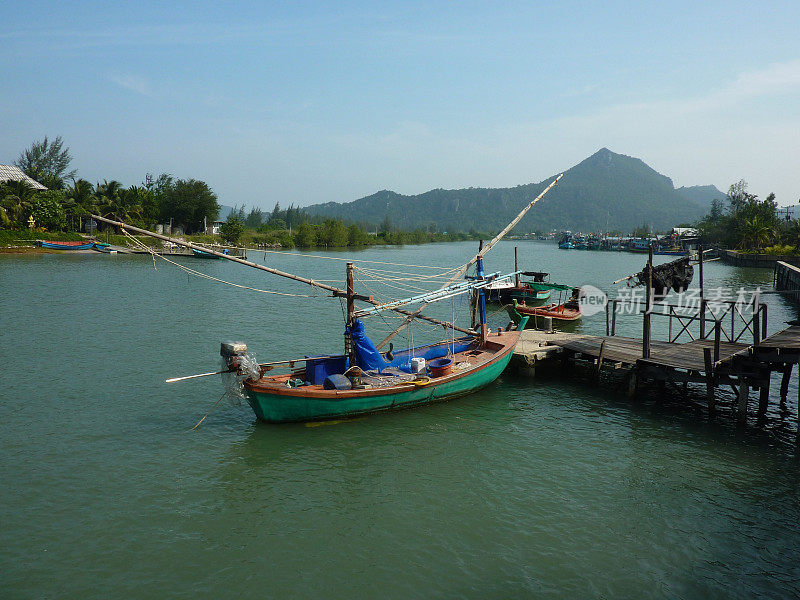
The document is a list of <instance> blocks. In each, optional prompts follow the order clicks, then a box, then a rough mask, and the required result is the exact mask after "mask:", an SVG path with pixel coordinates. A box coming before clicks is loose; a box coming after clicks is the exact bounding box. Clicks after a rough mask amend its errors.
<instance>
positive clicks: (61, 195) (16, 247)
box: [0, 136, 800, 256]
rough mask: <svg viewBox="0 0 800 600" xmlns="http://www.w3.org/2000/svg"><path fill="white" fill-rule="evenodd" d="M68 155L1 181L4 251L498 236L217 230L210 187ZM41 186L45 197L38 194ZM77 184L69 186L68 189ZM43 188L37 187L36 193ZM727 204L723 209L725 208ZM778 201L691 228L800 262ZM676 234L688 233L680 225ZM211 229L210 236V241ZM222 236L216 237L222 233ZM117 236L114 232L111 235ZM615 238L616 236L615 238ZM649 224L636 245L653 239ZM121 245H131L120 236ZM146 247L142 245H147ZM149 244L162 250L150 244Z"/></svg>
mask: <svg viewBox="0 0 800 600" xmlns="http://www.w3.org/2000/svg"><path fill="white" fill-rule="evenodd" d="M71 162H72V156H71V155H70V152H69V148H67V147H64V141H63V140H62V139H61V137H60V136H59V137H56V138H55V139H53V140H48V138H46V137H45V138H44V140H42V141H37V142H34V143H33V144H32V145H31V147H30V148H28V149H26V150H24V151H23V152H22V153H21V154H20V156H19V158H18V159H17V161H16V166H17V167H19V168H20V169H21V170H22V172H23V173H24V174H25V175H27V176H28V177H29V178H30V179H33V180H34V181H33V182H30V180H28V181H18V180H13V179H12V180H7V181H3V182H0V249H2V251H3V252H6V253H7V252H10V251H19V252H29V251H30V246H31V245H32V244H33V243H34V242H35V240H37V239H49V240H53V241H58V240H61V241H70V240H72V241H76V240H80V239H85V238H86V237H90V238H91V237H92V236H97V237H99V238H100V239H101V240H102V239H103V238H107V239H108V240H109V241H110V240H111V238H112V237H114V235H115V234H119V233H121V232H119V231H116V230H114V228H113V227H111V226H108V227H107V226H104V225H103V224H102V223H99V224H98V223H95V221H93V220H92V219H91V218H90V216H89V215H92V214H96V215H101V216H103V217H105V218H109V219H112V220H114V221H122V222H125V223H129V224H130V225H133V226H138V227H141V228H143V229H150V230H153V231H158V230H159V226H157V224H160V228H161V229H162V230H164V231H170V230H171V235H173V236H175V237H182V238H184V239H187V240H189V241H191V242H196V243H199V244H203V243H206V244H222V245H229V246H245V247H250V248H276V249H293V248H297V249H343V248H366V247H370V246H379V245H398V246H399V245H404V244H427V243H437V242H457V241H467V240H479V239H489V238H491V237H493V235H494V234H495V233H496V232H495V231H491V230H488V231H478V228H479V226H480V225H479V224H476V225H475V226H473V227H471V228H470V230H469V231H467V232H464V231H449V232H448V231H443V230H442V229H441V227H440V226H439V225H436V224H433V223H431V224H429V225H428V226H427V227H425V228H417V229H414V230H411V231H409V230H402V229H399V228H398V227H396V226H395V225H394V224H393V223H392V221H391V219H390V217H389V216H388V215H387V216H386V217H385V218H384V219H383V221H382V222H380V223H371V222H353V221H345V220H343V219H340V218H324V217H320V216H316V215H311V214H309V213H308V212H306V211H305V210H304V209H302V208H300V207H295V206H294V205H289V207H288V208H285V209H282V208H281V206H280V204H279V203H276V204H275V207H274V209H273V210H272V211H263V210H262V209H260V208H257V207H255V208H251V209H250V210H249V211H247V210H245V207H244V205H242V206H241V207H238V208H236V207H234V209H233V210H232V211H231V212H230V213H229V214H228V216H227V219H226V220H225V221H217V218H218V216H219V213H220V210H221V206H220V204H219V202H218V198H217V195H216V194H215V193H214V191H213V190H212V189H211V187H210V186H209V185H208V184H207V183H205V182H204V181H200V180H196V179H176V178H174V177H173V176H172V175H169V174H167V173H162V174H161V175H159V176H158V177H154V176H153V175H152V174H149V173H148V174H146V175H145V179H144V181H143V182H142V184H141V185H132V186H130V187H127V188H126V187H124V186H123V185H122V184H121V183H120V182H119V181H115V180H111V181H108V180H104V181H103V182H102V183H100V182H98V183H96V184H94V185H93V184H92V183H90V182H89V181H87V180H86V179H81V178H78V177H77V172H76V171H75V170H69V166H70V163H71ZM36 182H38V183H41V184H42V185H44V186H46V187H47V189H44V190H41V189H36V186H35V184H36ZM68 182H71V183H68ZM39 187H41V186H39ZM726 204H727V205H726ZM779 210H781V211H782V209H778V205H777V203H776V202H775V194H770V195H769V196H767V198H766V199H765V200H759V199H758V197H757V196H755V195H753V194H750V193H749V192H748V191H747V182H745V181H744V180H741V181H739V182H738V183H735V184H733V185H731V186H730V189H729V190H728V193H727V195H726V201H725V202H723V201H722V200H714V201H713V202H712V203H711V205H710V211H709V213H708V214H707V215H706V216H705V217H703V218H702V219H700V221H698V222H697V223H696V224H695V225H694V226H695V227H696V228H697V229H698V232H699V239H700V241H701V242H702V243H703V244H704V245H706V247H712V246H713V247H716V248H719V249H730V250H736V251H738V252H742V253H755V254H773V255H781V256H786V255H795V256H797V255H800V220H798V219H794V218H790V215H789V212H788V209H786V213H785V215H783V214H779ZM680 226H690V225H689V224H682V225H680ZM212 230H213V232H214V233H211V231H212ZM217 231H218V232H219V233H216V232H217ZM112 232H113V233H112ZM616 233H617V234H619V233H620V232H616ZM653 234H654V232H652V231H650V228H649V227H648V226H646V225H643V226H641V227H637V228H636V229H635V230H634V231H633V235H634V236H635V237H650V236H652V235H653ZM119 238H120V239H119V240H118V241H112V242H111V243H114V244H115V245H120V246H125V245H127V243H126V242H127V240H125V238H124V237H123V236H119ZM142 241H145V240H144V239H143V240H142ZM145 243H146V244H148V245H150V246H154V247H159V246H160V242H159V241H158V240H155V239H153V238H147V241H145Z"/></svg>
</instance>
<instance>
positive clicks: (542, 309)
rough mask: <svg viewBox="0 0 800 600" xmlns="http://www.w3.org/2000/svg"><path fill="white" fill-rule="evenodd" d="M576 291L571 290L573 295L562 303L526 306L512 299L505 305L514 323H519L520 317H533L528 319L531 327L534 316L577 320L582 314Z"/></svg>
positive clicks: (566, 320)
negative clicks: (511, 302) (510, 302)
mask: <svg viewBox="0 0 800 600" xmlns="http://www.w3.org/2000/svg"><path fill="white" fill-rule="evenodd" d="M577 291H578V290H573V295H572V296H571V297H570V299H569V300H567V301H566V302H564V303H563V304H556V303H553V304H546V305H545V306H527V305H525V304H517V301H516V300H514V303H513V304H509V305H507V306H506V310H507V311H508V314H509V316H510V317H511V320H512V321H514V323H519V322H520V320H521V319H522V317H533V318H531V319H529V320H528V323H530V326H531V327H536V317H550V318H551V319H553V321H554V322H556V321H557V322H562V323H569V322H572V321H577V320H578V319H580V318H581V317H582V316H583V313H582V312H581V305H580V303H579V302H578V295H577V293H576V292H577Z"/></svg>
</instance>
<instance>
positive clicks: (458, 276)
mask: <svg viewBox="0 0 800 600" xmlns="http://www.w3.org/2000/svg"><path fill="white" fill-rule="evenodd" d="M563 176H564V174H563V173H561V175H559V176H558V177H556V178H555V179H554V180H553V181H552V182H551V183H550V185H548V186H547V187H546V188H544V190H542V193H541V194H539V195H538V196H536V198H534V199H533V200H531V201H530V202H529V203H528V205H527V206H525V208H523V209H522V210H521V211H520V212H519V214H518V215H517V216H516V217H514V219H513V220H512V221H511V222H510V223H509V224H508V225H506V226H505V227H504V228H503V230H502V231H501V232H500V233H498V234H497V235H496V236H494V238H492V240H491V241H490V242H489V243H488V244H486V245H485V246H483V247H482V248H481V249H480V250H478V254H477V256H475V257H474V258H472V259H470V260H469V261H468V262H467V263H466V264H465V265H464V266H463V267H461V268H460V269H459V270H458V271H456V273H455V275H453V276H452V277H451V278H450V280H449V281H448V282H447V283H445V284H444V285H443V286H442V287H447V286H448V285H450V284H451V283H453V282H454V281H455V280H457V279H461V278H462V277H463V276H464V274H465V273H466V272H467V271H468V270H469V268H470V267H471V266H472V265H474V264H475V263H476V262H477V261H478V259H479V258H483V255H484V254H486V253H487V252H488V251H489V250H491V249H492V247H493V246H494V245H495V244H496V243H497V242H499V241H500V240H501V239H503V237H504V236H505V235H506V234H507V233H508V232H509V231H511V230H512V229H513V228H514V226H515V225H516V224H517V223H519V222H520V221H521V220H522V217H524V216H525V214H526V213H527V212H528V211H529V210H530V209H531V208H533V206H534V205H535V204H536V203H537V202H539V200H541V199H542V198H544V195H545V194H546V193H547V192H549V191H550V190H551V189H553V188H554V187H555V186H556V185H557V184H558V182H559V181H560V180H561V178H562V177H563ZM481 243H483V242H482V241H481ZM514 270H515V271H516V268H515V269H514ZM424 308H425V305H424V304H423V305H422V306H420V307H419V308H418V309H417V310H416V311H414V312H413V313H411V314H410V315H409V316H408V318H407V319H406V320H404V321H403V322H402V323H400V325H398V326H397V329H395V330H394V331H393V332H392V333H390V334H389V335H388V336H386V338H384V340H383V341H382V342H381V343H380V344H378V345H377V346H376V348H377V349H378V350H380V349H381V348H383V346H385V345H386V344H387V343H389V341H390V340H391V339H393V338H394V336H396V335H397V334H398V333H400V332H401V331H402V330H403V328H404V327H406V326H408V324H409V323H411V321H413V320H414V319H415V318H417V319H424V318H425V317H423V316H422V315H421V313H422V309H424Z"/></svg>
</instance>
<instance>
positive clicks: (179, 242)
mask: <svg viewBox="0 0 800 600" xmlns="http://www.w3.org/2000/svg"><path fill="white" fill-rule="evenodd" d="M89 216H90V217H91V218H92V219H96V220H97V221H102V222H103V223H108V224H109V225H114V226H115V227H121V228H122V229H126V230H128V231H132V232H134V233H139V234H141V235H148V236H150V237H154V238H156V239H159V240H164V241H166V242H172V243H173V244H175V245H177V246H183V247H184V248H192V249H195V250H200V251H201V252H205V253H206V254H213V255H214V256H218V257H219V258H224V259H226V260H230V261H233V262H236V263H239V264H240V265H245V266H247V267H253V268H254V269H258V270H260V271H266V272H267V273H272V274H273V275H278V276H280V277H286V278H287V279H293V280H295V281H299V282H300V283H305V284H307V285H311V286H315V287H318V288H320V289H323V290H326V291H328V292H331V294H332V295H333V296H335V297H337V298H347V297H348V293H347V291H345V290H342V289H339V288H337V287H334V286H332V285H327V284H325V283H319V282H317V281H314V280H313V279H308V278H307V277H301V276H299V275H294V274H293V273H287V272H286V271H281V270H279V269H273V268H272V267H267V266H265V265H259V264H258V263H254V262H252V261H249V260H245V259H243V258H239V257H237V256H231V255H230V254H223V253H222V252H217V251H216V250H212V249H210V248H206V247H205V246H199V245H197V244H192V243H191V242H184V241H183V240H178V239H175V238H171V237H168V236H166V235H161V234H160V233H153V232H152V231H148V230H147V229H141V228H139V227H134V226H133V225H128V224H126V223H123V222H121V221H112V220H111V219H106V218H105V217H101V216H99V215H89ZM350 297H351V298H353V299H354V300H361V301H362V302H367V303H369V304H373V305H378V304H380V302H377V301H376V300H375V299H374V298H373V297H372V296H363V295H361V294H351V296H350ZM392 310H394V311H395V312H398V313H400V314H403V315H406V316H409V315H412V314H413V313H411V312H409V311H406V310H402V309H399V308H394V309H392ZM419 318H421V319H424V320H426V321H428V322H430V323H434V324H436V325H442V326H443V327H450V328H451V329H454V330H456V331H460V332H462V333H467V334H470V335H473V334H474V333H475V332H474V331H471V330H469V329H464V328H462V327H456V326H455V325H453V324H452V323H447V322H446V321H440V320H438V319H433V318H431V317H424V316H420V317H419Z"/></svg>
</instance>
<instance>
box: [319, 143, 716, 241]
mask: <svg viewBox="0 0 800 600" xmlns="http://www.w3.org/2000/svg"><path fill="white" fill-rule="evenodd" d="M554 177H555V175H553V176H552V177H548V178H547V179H545V180H544V181H542V182H540V183H530V184H526V185H519V186H517V187H514V188H499V189H488V188H469V189H463V190H442V189H437V190H431V191H429V192H425V193H424V194H418V195H416V196H404V195H401V194H397V193H395V192H391V191H386V190H384V191H380V192H377V193H375V194H372V195H371V196H367V197H366V198H361V199H359V200H355V201H353V202H347V203H345V204H339V203H335V202H328V203H326V204H316V205H313V206H309V207H307V208H306V209H305V210H306V211H307V212H309V213H311V214H314V215H320V216H324V217H337V218H342V219H347V220H350V221H355V222H361V223H371V224H374V225H377V224H379V223H381V222H383V221H384V219H385V218H386V217H387V216H388V217H389V219H390V221H391V223H392V224H393V225H394V226H395V227H399V228H402V229H414V228H417V227H429V226H436V227H438V228H439V229H440V230H445V231H451V232H455V231H469V230H470V229H475V230H478V231H487V230H499V229H500V228H502V227H503V226H504V225H506V224H507V223H508V222H509V221H510V220H511V219H512V218H513V217H514V216H515V215H516V214H517V213H518V212H519V211H520V210H521V209H522V207H523V206H524V205H525V204H527V203H528V202H530V201H531V200H533V199H534V198H535V197H536V196H537V195H538V194H539V193H540V192H541V191H542V190H543V189H544V188H545V187H546V186H547V184H549V183H550V182H551V181H552V180H553V178H554ZM706 187H713V186H706ZM681 189H682V190H695V189H705V188H681ZM686 193H687V192H684V193H680V192H679V191H677V190H676V189H675V186H674V185H673V184H672V180H671V179H669V178H668V177H665V176H664V175H661V174H659V173H657V172H656V171H654V170H653V169H652V168H650V167H649V166H647V165H646V164H645V163H644V162H642V161H641V160H639V159H638V158H632V157H630V156H624V155H622V154H615V153H614V152H611V151H610V150H608V149H607V148H603V149H602V150H599V151H598V152H596V153H595V154H593V155H592V156H590V157H589V158H587V159H586V160H584V161H583V162H581V163H579V164H577V165H575V166H574V167H572V168H571V169H569V170H568V171H566V172H565V173H564V178H563V179H562V180H561V183H559V185H558V186H557V187H556V188H555V189H553V190H551V191H550V193H549V194H548V195H547V196H545V197H544V199H542V200H541V201H540V202H539V203H538V204H537V205H536V206H535V207H534V208H533V209H532V210H531V211H530V212H529V213H528V214H527V215H526V216H525V218H524V219H523V220H522V221H521V222H520V224H519V225H518V226H517V227H516V229H515V231H516V232H529V231H534V230H542V231H544V230H550V229H572V230H582V231H599V230H615V229H617V230H622V231H630V230H632V229H633V228H634V227H637V226H638V225H642V224H647V225H652V226H653V227H654V228H656V229H661V230H663V229H667V228H670V227H673V226H675V225H677V224H678V223H683V222H691V221H695V220H697V219H699V218H700V217H702V216H704V215H705V214H706V213H707V212H708V210H707V204H705V203H701V202H699V201H698V200H696V199H694V198H688V197H687V196H686V195H685V194H686ZM688 193H689V195H692V193H691V192H688ZM698 196H699V194H698ZM723 196H724V195H723ZM708 203H709V204H710V200H709V202H708Z"/></svg>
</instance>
